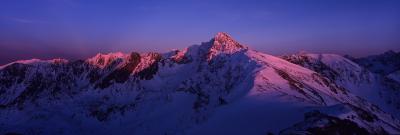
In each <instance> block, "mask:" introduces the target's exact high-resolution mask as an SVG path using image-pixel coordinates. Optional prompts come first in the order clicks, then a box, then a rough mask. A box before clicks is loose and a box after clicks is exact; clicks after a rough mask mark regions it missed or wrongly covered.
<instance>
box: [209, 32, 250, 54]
mask: <svg viewBox="0 0 400 135" xmlns="http://www.w3.org/2000/svg"><path fill="white" fill-rule="evenodd" d="M245 49H247V47H244V46H243V45H241V44H240V43H238V42H236V41H235V40H234V39H233V38H232V37H231V36H229V35H228V34H227V33H225V32H218V33H217V34H216V35H215V37H214V38H213V39H212V40H211V48H210V50H209V55H208V59H209V60H210V59H211V58H212V57H214V56H216V55H218V54H220V53H224V54H233V53H235V52H238V51H242V50H245Z"/></svg>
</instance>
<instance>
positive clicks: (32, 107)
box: [0, 33, 400, 134]
mask: <svg viewBox="0 0 400 135" xmlns="http://www.w3.org/2000/svg"><path fill="white" fill-rule="evenodd" d="M360 70H361V69H360ZM346 75H347V74H346ZM349 80H351V79H349ZM0 83H1V85H0V127H1V128H0V133H22V134H267V133H274V134H278V133H281V134H293V133H302V134H307V133H315V134H317V133H332V132H337V133H345V134H351V133H358V134H363V133H375V134H384V133H390V134H398V133H400V122H399V121H398V120H397V119H396V118H394V117H392V116H391V115H390V114H388V113H385V112H384V111H382V110H381V109H379V108H380V107H381V106H375V105H373V104H371V102H372V103H374V102H373V101H369V100H364V99H362V98H364V97H363V96H361V97H362V98H359V97H358V96H357V95H355V94H359V93H357V92H356V91H354V90H350V89H347V88H346V87H344V86H342V84H341V83H336V80H333V79H330V78H329V77H326V75H325V74H323V73H320V72H315V71H313V70H310V69H308V68H304V67H302V66H299V65H296V64H293V63H291V62H288V61H286V60H284V59H281V58H278V57H275V56H271V55H267V54H263V53H260V52H257V51H254V50H250V49H248V48H247V47H245V46H243V45H241V44H239V43H238V42H236V41H234V40H233V39H232V38H231V37H230V36H229V35H227V34H226V33H218V34H217V35H216V37H214V38H213V39H212V40H211V41H210V42H205V43H202V44H201V45H194V46H190V47H188V48H186V49H183V50H176V51H172V52H168V53H165V54H158V53H145V54H138V53H135V52H133V53H131V54H122V53H110V54H98V55H96V56H95V57H93V58H90V59H88V60H85V61H73V62H67V61H66V62H46V63H44V64H30V63H19V62H15V63H12V64H9V65H6V66H4V67H2V69H1V70H0ZM353 92H354V93H353ZM391 111H392V110H389V111H388V112H391ZM393 112H396V111H394V110H393ZM397 112H398V111H397ZM349 127H351V128H349ZM332 129H334V131H332ZM353 129H354V130H353Z"/></svg>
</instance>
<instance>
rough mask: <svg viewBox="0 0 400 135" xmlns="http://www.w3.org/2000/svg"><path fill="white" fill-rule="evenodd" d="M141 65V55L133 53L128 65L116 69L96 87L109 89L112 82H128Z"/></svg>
mask: <svg viewBox="0 0 400 135" xmlns="http://www.w3.org/2000/svg"><path fill="white" fill-rule="evenodd" d="M139 63H140V54H139V53H136V52H132V53H131V54H130V57H129V58H128V61H127V63H126V64H125V65H124V66H123V67H121V68H118V69H115V70H114V71H113V72H111V73H110V74H109V75H107V76H106V77H105V78H104V79H103V80H102V81H101V82H100V83H98V84H97V85H96V87H97V88H102V89H104V88H107V87H108V86H110V85H111V84H112V83H111V81H115V82H116V83H123V82H125V81H126V80H128V78H129V76H130V74H131V73H132V71H133V70H134V69H135V68H136V67H137V65H138V64H139Z"/></svg>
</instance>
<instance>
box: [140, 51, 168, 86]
mask: <svg viewBox="0 0 400 135" xmlns="http://www.w3.org/2000/svg"><path fill="white" fill-rule="evenodd" d="M149 55H150V57H151V59H154V62H153V63H151V64H150V66H149V67H147V68H145V69H143V70H142V71H140V72H138V73H137V74H136V75H137V76H139V78H140V79H145V80H150V79H152V78H153V76H154V75H155V74H156V73H157V71H158V66H159V65H158V64H159V62H160V61H161V58H162V56H161V55H160V54H158V53H151V54H149Z"/></svg>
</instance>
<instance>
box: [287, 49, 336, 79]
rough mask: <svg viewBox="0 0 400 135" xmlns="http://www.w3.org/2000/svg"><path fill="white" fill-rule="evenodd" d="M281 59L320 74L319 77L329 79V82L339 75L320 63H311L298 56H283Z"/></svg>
mask: <svg viewBox="0 0 400 135" xmlns="http://www.w3.org/2000/svg"><path fill="white" fill-rule="evenodd" d="M282 58H283V59H285V60H287V61H289V62H291V63H293V64H296V65H300V66H302V67H305V68H308V69H311V70H313V71H315V72H318V73H320V74H321V75H323V76H325V77H327V78H329V79H330V80H336V79H337V78H338V76H339V75H340V74H339V73H338V72H336V71H335V70H333V69H331V68H330V67H329V66H327V65H325V64H324V63H322V62H321V61H313V62H312V61H311V60H310V58H309V57H307V56H303V55H299V56H294V57H291V56H283V57H282Z"/></svg>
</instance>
